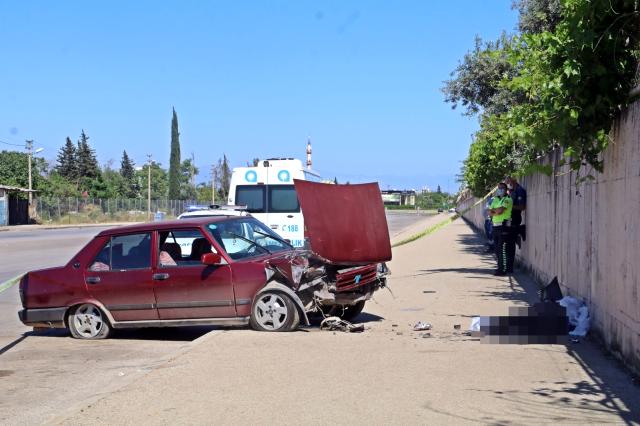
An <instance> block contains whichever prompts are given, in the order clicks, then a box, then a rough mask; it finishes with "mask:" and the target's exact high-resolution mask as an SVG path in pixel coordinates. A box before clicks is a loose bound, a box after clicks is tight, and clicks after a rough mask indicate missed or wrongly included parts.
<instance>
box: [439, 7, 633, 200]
mask: <svg viewBox="0 0 640 426" xmlns="http://www.w3.org/2000/svg"><path fill="white" fill-rule="evenodd" d="M523 5H524V6H523ZM554 5H555V7H554ZM532 10H534V11H535V12H536V13H537V15H536V17H540V13H545V11H546V13H547V14H548V16H547V18H548V19H547V20H546V21H545V20H544V19H542V18H544V16H542V18H541V19H542V21H541V22H542V24H543V25H540V26H539V27H537V28H535V30H527V29H525V30H521V31H520V32H519V33H518V34H516V35H514V36H511V37H507V36H504V35H503V37H502V38H501V41H500V43H487V44H486V45H485V46H484V47H478V46H476V50H475V51H474V52H472V53H470V54H467V56H465V59H464V61H463V63H461V64H460V66H459V67H458V68H457V69H456V71H455V72H454V73H453V76H454V78H453V79H452V80H450V81H448V82H447V83H446V86H445V88H444V89H443V91H444V92H445V95H446V100H447V101H448V102H451V103H453V105H454V107H455V106H456V105H458V104H459V103H460V104H462V105H463V106H464V107H466V108H467V114H474V113H478V114H479V117H480V130H479V131H478V132H477V133H476V134H475V135H474V136H475V137H474V142H473V143H472V145H471V147H470V151H469V156H468V157H467V159H466V160H465V163H464V166H463V177H464V181H465V183H466V184H467V186H468V187H469V188H471V190H472V191H473V192H474V193H475V194H482V193H484V192H485V191H487V190H488V189H490V188H491V187H492V186H493V185H494V184H495V182H497V181H498V180H500V179H502V178H503V177H504V176H505V175H507V174H512V173H516V174H527V173H530V172H532V171H535V170H539V171H547V172H548V170H544V168H541V166H539V165H538V163H537V162H536V159H537V158H538V157H539V156H540V155H543V154H545V153H546V152H549V151H550V150H551V149H554V148H555V147H558V146H559V147H561V148H562V149H563V152H564V156H565V162H566V163H567V164H569V165H570V168H571V170H579V169H580V168H581V167H583V166H586V165H589V166H592V167H593V168H594V169H595V170H596V171H599V172H601V171H602V170H603V167H604V164H603V162H602V156H601V153H602V151H603V150H604V149H606V147H607V145H608V144H609V142H610V141H609V134H610V131H611V129H612V126H613V123H614V121H615V119H616V117H617V116H618V115H619V113H620V111H622V110H623V109H624V108H625V107H626V106H627V105H628V104H629V102H630V97H629V93H630V91H631V90H632V88H633V87H634V85H635V84H636V67H637V46H638V34H639V32H638V30H639V27H638V17H639V13H638V4H637V1H636V0H633V1H631V0H591V1H590V0H555V1H553V0H537V1H533V0H530V1H526V2H521V3H520V12H521V17H520V20H521V23H522V21H523V18H529V16H527V13H531V11H532ZM541 10H542V12H540V11H541ZM552 14H555V15H552ZM545 24H546V25H545ZM521 28H522V24H521ZM487 62H488V63H491V64H493V69H495V70H496V72H497V73H499V74H496V73H494V74H491V69H492V68H490V67H487V65H486V63H487ZM482 63H484V65H482ZM481 67H482V70H481ZM487 70H489V71H487ZM474 108H475V110H474Z"/></svg>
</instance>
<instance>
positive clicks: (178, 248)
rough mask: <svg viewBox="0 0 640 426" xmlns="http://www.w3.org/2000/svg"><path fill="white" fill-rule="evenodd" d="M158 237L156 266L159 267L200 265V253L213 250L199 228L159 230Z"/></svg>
mask: <svg viewBox="0 0 640 426" xmlns="http://www.w3.org/2000/svg"><path fill="white" fill-rule="evenodd" d="M159 237H160V238H159V243H160V244H159V247H158V266H159V267H161V268H162V267H164V268H167V267H176V266H194V265H202V261H201V260H200V259H201V257H202V255H203V254H205V253H213V252H215V249H214V248H213V247H212V246H211V243H210V242H209V240H207V239H206V238H205V236H204V235H203V234H202V232H201V231H200V230H199V229H175V230H169V231H160V232H159Z"/></svg>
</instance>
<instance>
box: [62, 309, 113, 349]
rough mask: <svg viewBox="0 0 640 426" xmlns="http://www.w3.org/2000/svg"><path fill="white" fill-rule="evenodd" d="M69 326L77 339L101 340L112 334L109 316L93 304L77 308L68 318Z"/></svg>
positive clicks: (72, 334)
mask: <svg viewBox="0 0 640 426" xmlns="http://www.w3.org/2000/svg"><path fill="white" fill-rule="evenodd" d="M67 326H68V327H69V331H70V332H71V336H73V337H74V338H76V339H85V340H99V339H106V338H107V337H109V335H110V334H111V324H109V320H108V319H107V316H106V315H105V314H104V312H102V310H101V309H100V308H99V307H97V306H96V305H93V304H91V303H85V304H83V305H79V306H76V307H75V308H74V309H73V310H72V311H71V313H70V314H69V316H68V317H67Z"/></svg>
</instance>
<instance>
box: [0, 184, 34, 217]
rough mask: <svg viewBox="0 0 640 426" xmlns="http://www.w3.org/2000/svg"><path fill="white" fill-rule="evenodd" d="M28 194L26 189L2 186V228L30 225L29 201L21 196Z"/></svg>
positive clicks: (0, 192) (0, 190)
mask: <svg viewBox="0 0 640 426" xmlns="http://www.w3.org/2000/svg"><path fill="white" fill-rule="evenodd" d="M31 192H36V191H33V190H32V191H31ZM28 193H29V190H28V189H25V188H19V187H17V186H8V185H0V226H7V225H25V224H27V223H29V200H28V199H27V198H23V197H21V196H20V194H28Z"/></svg>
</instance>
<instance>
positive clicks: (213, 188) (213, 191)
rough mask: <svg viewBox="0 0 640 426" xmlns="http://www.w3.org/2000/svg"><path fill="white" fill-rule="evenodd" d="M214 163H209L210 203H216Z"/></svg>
mask: <svg viewBox="0 0 640 426" xmlns="http://www.w3.org/2000/svg"><path fill="white" fill-rule="evenodd" d="M216 175H217V173H216V165H215V164H213V165H211V204H215V203H216Z"/></svg>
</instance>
